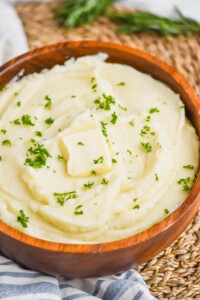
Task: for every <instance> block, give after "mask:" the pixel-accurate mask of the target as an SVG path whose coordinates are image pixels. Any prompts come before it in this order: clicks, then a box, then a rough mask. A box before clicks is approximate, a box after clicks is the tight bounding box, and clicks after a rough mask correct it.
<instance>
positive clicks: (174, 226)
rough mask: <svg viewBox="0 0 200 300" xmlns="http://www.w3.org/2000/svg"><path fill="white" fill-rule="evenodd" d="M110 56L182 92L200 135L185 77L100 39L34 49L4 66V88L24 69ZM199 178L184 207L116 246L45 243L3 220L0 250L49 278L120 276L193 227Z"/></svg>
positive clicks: (199, 114) (197, 109) (0, 82)
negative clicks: (94, 55) (86, 56)
mask: <svg viewBox="0 0 200 300" xmlns="http://www.w3.org/2000/svg"><path fill="white" fill-rule="evenodd" d="M98 52H105V53H108V54H109V61H110V62H118V63H121V64H127V65H130V66H133V67H134V68H136V69H138V70H140V71H142V72H145V73H147V74H150V75H152V76H153V77H154V78H156V79H158V80H160V81H162V82H164V83H166V84H167V85H168V86H169V87H170V88H171V89H173V90H174V91H175V92H176V93H178V94H180V96H181V98H182V100H183V102H184V104H185V107H186V112H187V115H188V117H189V119H190V121H191V122H192V124H193V126H194V127H195V128H196V131H197V134H198V136H199V137H200V102H199V100H198V99H197V98H196V96H195V94H194V92H193V90H192V88H191V87H190V86H189V84H188V83H187V82H186V81H185V79H184V78H183V77H182V76H181V75H180V74H179V73H178V72H177V71H175V70H173V69H172V68H171V67H169V66H168V65H166V64H165V63H164V62H161V61H160V60H158V59H157V58H156V57H154V56H152V55H149V54H147V53H144V52H142V51H140V50H137V49H133V48H129V47H127V46H122V45H116V44H111V43H103V42H96V41H82V42H67V43H60V44H56V45H51V46H46V47H43V48H41V49H36V50H33V51H31V52H29V53H27V54H25V55H22V56H20V57H18V58H16V59H13V60H11V61H10V62H8V63H7V64H5V65H4V66H2V67H1V68H0V86H4V85H5V84H7V83H8V82H9V81H10V80H11V79H12V78H13V77H14V76H16V75H17V74H18V73H19V72H20V71H21V70H22V69H23V70H24V74H25V75H27V74H31V73H33V72H39V71H41V70H42V69H44V68H51V67H52V66H54V65H55V64H62V63H64V61H65V60H66V59H68V58H70V57H79V56H83V55H90V54H96V53H98ZM199 191H200V179H199V177H198V178H197V181H196V183H195V185H194V187H193V188H192V191H191V193H190V195H189V196H188V198H187V199H186V200H185V201H184V203H183V204H182V205H181V206H180V207H179V208H178V209H177V210H176V211H174V212H173V213H172V214H171V215H170V216H168V217H167V218H166V219H165V220H163V221H161V222H160V223H158V224H156V225H154V226H153V227H151V228H150V229H148V230H146V231H144V232H142V233H139V234H137V235H135V236H132V237H129V238H126V239H122V240H119V241H116V242H110V243H100V244H93V245H89V244H86V245H72V244H62V243H52V242H48V241H43V240H40V239H37V238H34V237H31V236H28V235H26V234H24V233H22V232H19V231H17V230H15V229H13V228H11V227H10V226H8V225H7V224H5V223H3V222H0V250H1V251H2V253H3V254H5V255H6V256H8V257H9V258H11V259H13V260H16V261H17V262H20V263H21V264H23V265H25V266H27V267H29V268H31V269H33V270H38V271H42V272H45V273H48V274H61V275H64V276H67V277H86V276H87V277H88V276H100V275H106V274H113V273H119V272H121V271H125V270H127V269H129V268H130V267H132V266H136V265H139V264H141V263H143V262H145V261H147V260H148V259H150V258H152V257H153V256H155V255H156V254H158V253H159V252H161V251H162V250H163V249H164V248H166V247H167V246H168V245H170V244H171V243H172V242H173V241H174V240H175V239H176V238H177V237H178V236H179V235H180V234H181V232H182V231H183V230H184V229H185V228H186V226H187V225H188V224H189V223H190V221H191V220H192V218H193V217H194V215H195V213H196V212H197V210H198V207H199V205H200V195H199Z"/></svg>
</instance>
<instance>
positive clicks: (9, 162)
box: [0, 54, 199, 243]
mask: <svg viewBox="0 0 200 300" xmlns="http://www.w3.org/2000/svg"><path fill="white" fill-rule="evenodd" d="M105 59H106V55H104V54H99V55H96V56H85V57H81V58H78V59H77V60H70V61H68V62H67V63H66V64H65V65H63V66H55V67H54V68H53V69H52V70H49V71H44V72H42V73H40V74H33V75H30V76H27V77H24V78H23V79H22V80H20V81H18V82H15V83H12V84H10V85H9V86H7V87H6V88H5V89H3V90H2V91H1V92H0V113H1V120H0V139H1V140H0V156H1V157H0V159H1V161H0V182H1V184H0V199H1V200H0V201H1V204H0V219H1V220H3V221H4V222H6V223H7V224H9V225H11V226H12V227H15V228H17V229H18V230H21V231H24V232H26V233H27V234H30V235H32V236H35V237H39V238H41V239H45V240H50V241H57V242H66V243H68V242H70V243H87V242H89V243H96V242H106V241H113V240H117V239H121V238H124V237H128V236H130V235H133V234H136V233H138V232H141V231H143V230H145V229H147V228H149V227H151V226H152V225H153V224H155V223H157V222H158V221H160V220H162V219H163V218H165V217H166V216H167V215H168V214H170V212H172V211H173V210H174V209H175V208H176V207H177V206H179V205H180V204H181V203H182V202H183V201H184V200H185V198H186V197H187V194H188V192H189V191H190V189H191V187H192V185H193V182H194V180H195V173H196V172H197V169H198V162H199V141H198V138H197V135H196V133H195V130H194V128H193V127H192V126H191V124H190V123H189V121H188V120H187V118H186V117H185V110H184V105H183V103H182V102H181V100H180V98H179V96H178V95H177V94H175V93H174V92H173V91H172V90H170V89H169V88H168V87H167V86H165V85H164V84H162V83H161V82H159V81H157V80H155V79H153V78H151V77H150V76H149V75H146V74H143V73H141V72H138V71H136V70H134V69H133V68H131V67H129V66H125V65H120V64H111V63H106V62H105Z"/></svg>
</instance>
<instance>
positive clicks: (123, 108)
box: [118, 104, 128, 110]
mask: <svg viewBox="0 0 200 300" xmlns="http://www.w3.org/2000/svg"><path fill="white" fill-rule="evenodd" d="M118 107H119V108H120V109H121V110H128V109H127V108H126V107H123V106H121V105H120V104H118Z"/></svg>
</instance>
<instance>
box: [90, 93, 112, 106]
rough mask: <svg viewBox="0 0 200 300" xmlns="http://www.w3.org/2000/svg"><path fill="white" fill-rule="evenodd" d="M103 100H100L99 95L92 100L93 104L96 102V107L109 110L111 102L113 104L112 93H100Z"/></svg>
mask: <svg viewBox="0 0 200 300" xmlns="http://www.w3.org/2000/svg"><path fill="white" fill-rule="evenodd" d="M102 96H103V98H104V101H101V99H100V97H99V98H97V99H95V100H94V103H95V104H98V107H97V109H104V110H110V109H111V104H115V99H114V98H113V96H112V95H106V94H102Z"/></svg>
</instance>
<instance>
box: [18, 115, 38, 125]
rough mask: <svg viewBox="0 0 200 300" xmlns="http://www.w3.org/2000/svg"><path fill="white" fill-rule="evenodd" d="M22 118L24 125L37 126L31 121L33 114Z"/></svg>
mask: <svg viewBox="0 0 200 300" xmlns="http://www.w3.org/2000/svg"><path fill="white" fill-rule="evenodd" d="M21 120H22V123H23V124H24V125H30V126H35V124H34V123H33V122H32V121H31V116H29V115H23V116H22V117H21Z"/></svg>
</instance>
